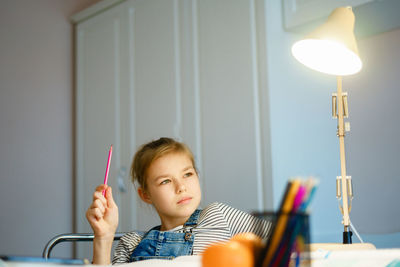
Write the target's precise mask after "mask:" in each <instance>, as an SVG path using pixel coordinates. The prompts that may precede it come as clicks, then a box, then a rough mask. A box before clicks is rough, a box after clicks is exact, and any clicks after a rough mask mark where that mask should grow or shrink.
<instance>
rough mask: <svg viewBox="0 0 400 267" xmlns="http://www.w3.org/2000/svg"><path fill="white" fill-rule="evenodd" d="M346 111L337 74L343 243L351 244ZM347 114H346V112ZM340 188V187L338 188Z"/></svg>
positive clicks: (340, 82)
mask: <svg viewBox="0 0 400 267" xmlns="http://www.w3.org/2000/svg"><path fill="white" fill-rule="evenodd" d="M345 111H346V113H347V104H346V102H345V101H344V97H343V92H342V77H341V76H337V119H338V132H337V135H338V137H339V146H340V170H341V178H340V180H341V195H342V208H341V211H342V214H343V222H342V223H343V225H344V231H343V244H351V243H352V240H351V236H352V232H351V231H350V217H349V212H350V209H349V204H348V196H349V194H348V189H349V190H351V188H348V184H347V176H346V155H345V147H344V136H345V127H344V114H343V113H344V112H345ZM346 116H347V114H346ZM339 190H340V189H339Z"/></svg>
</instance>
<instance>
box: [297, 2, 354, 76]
mask: <svg viewBox="0 0 400 267" xmlns="http://www.w3.org/2000/svg"><path fill="white" fill-rule="evenodd" d="M354 21H355V18H354V14H353V11H352V9H351V7H339V8H336V9H335V10H334V11H333V12H332V13H331V14H330V15H329V17H328V19H327V21H326V22H325V23H324V24H323V25H321V26H320V27H318V28H317V29H316V30H315V31H313V32H312V33H310V34H309V35H308V36H307V37H306V38H304V39H303V40H300V41H298V42H296V43H295V44H294V45H293V46H292V54H293V56H294V57H295V58H296V59H297V60H298V61H300V62H301V63H302V64H304V65H306V66H307V67H309V68H311V69H314V70H316V71H320V72H323V73H327V74H332V75H337V76H342V75H351V74H355V73H357V72H359V71H360V70H361V67H362V62H361V59H360V57H359V54H358V49H357V43H356V38H355V37H354Z"/></svg>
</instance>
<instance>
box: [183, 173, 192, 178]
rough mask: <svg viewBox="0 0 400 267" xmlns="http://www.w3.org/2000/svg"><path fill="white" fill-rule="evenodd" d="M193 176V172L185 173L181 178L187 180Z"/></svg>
mask: <svg viewBox="0 0 400 267" xmlns="http://www.w3.org/2000/svg"><path fill="white" fill-rule="evenodd" d="M192 175H193V172H187V173H185V174H184V175H183V177H185V178H187V177H190V176H192Z"/></svg>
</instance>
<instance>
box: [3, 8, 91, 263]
mask: <svg viewBox="0 0 400 267" xmlns="http://www.w3.org/2000/svg"><path fill="white" fill-rule="evenodd" d="M94 2H97V0H36V1H30V0H3V1H1V8H0V36H1V37H0V38H1V41H0V125H1V126H0V127H1V128H0V147H1V152H0V170H1V171H0V177H1V179H0V181H1V186H0V211H1V215H0V216H1V223H0V236H1V238H0V254H2V255H4V254H11V255H33V256H41V252H42V250H43V248H44V246H45V244H46V242H47V241H48V240H49V239H50V238H51V237H53V236H54V235H56V234H59V233H64V232H71V231H72V229H73V226H72V225H73V217H72V216H73V212H72V209H73V196H74V193H73V119H72V118H73V75H72V73H73V71H72V70H73V69H72V68H73V66H72V63H73V60H72V59H73V55H72V54H73V46H72V45H73V31H72V25H71V24H70V22H69V17H70V16H71V15H72V14H74V13H75V12H78V11H80V10H82V9H83V8H85V7H87V6H88V5H90V4H92V3H94ZM54 256H65V257H68V256H71V247H70V246H68V245H59V248H56V249H55V250H54Z"/></svg>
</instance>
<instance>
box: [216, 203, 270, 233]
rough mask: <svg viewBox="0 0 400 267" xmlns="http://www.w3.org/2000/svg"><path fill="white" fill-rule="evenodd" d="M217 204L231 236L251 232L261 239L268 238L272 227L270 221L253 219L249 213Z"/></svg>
mask: <svg viewBox="0 0 400 267" xmlns="http://www.w3.org/2000/svg"><path fill="white" fill-rule="evenodd" d="M218 204H219V208H220V211H221V212H222V214H223V215H224V217H225V218H226V222H227V224H228V227H229V229H230V232H231V234H232V236H233V235H235V234H238V233H246V232H252V233H254V234H256V235H258V236H260V237H261V238H263V239H267V238H268V237H269V235H270V232H271V227H272V223H271V222H270V221H267V220H263V219H260V218H257V217H254V216H253V215H251V214H249V213H246V212H244V211H241V210H238V209H235V208H232V207H230V206H228V205H225V204H222V203H218Z"/></svg>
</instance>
